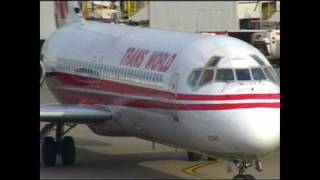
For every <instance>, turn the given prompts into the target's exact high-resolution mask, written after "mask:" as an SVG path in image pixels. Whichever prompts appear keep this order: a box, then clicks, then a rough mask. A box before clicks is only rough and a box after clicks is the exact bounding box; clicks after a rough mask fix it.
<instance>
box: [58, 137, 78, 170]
mask: <svg viewBox="0 0 320 180" xmlns="http://www.w3.org/2000/svg"><path fill="white" fill-rule="evenodd" d="M61 159H62V164H63V165H65V166H69V165H73V164H74V163H75V160H76V148H75V144H74V140H73V138H72V137H70V136H66V137H64V138H63V140H62V146H61Z"/></svg>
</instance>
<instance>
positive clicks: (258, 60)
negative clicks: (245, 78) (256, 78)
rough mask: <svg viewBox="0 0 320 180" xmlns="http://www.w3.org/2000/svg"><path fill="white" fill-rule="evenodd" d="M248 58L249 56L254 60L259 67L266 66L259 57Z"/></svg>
mask: <svg viewBox="0 0 320 180" xmlns="http://www.w3.org/2000/svg"><path fill="white" fill-rule="evenodd" d="M250 56H251V57H252V58H253V59H254V60H256V61H257V63H258V64H259V65H260V66H265V65H266V63H264V62H263V60H262V59H261V58H260V57H259V56H257V55H255V54H253V55H250Z"/></svg>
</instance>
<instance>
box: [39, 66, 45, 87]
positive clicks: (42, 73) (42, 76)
mask: <svg viewBox="0 0 320 180" xmlns="http://www.w3.org/2000/svg"><path fill="white" fill-rule="evenodd" d="M45 77H46V69H45V67H44V64H43V62H42V61H40V87H41V85H42V84H43V82H44V79H45Z"/></svg>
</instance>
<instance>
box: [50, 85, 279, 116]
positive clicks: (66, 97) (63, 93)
mask: <svg viewBox="0 0 320 180" xmlns="http://www.w3.org/2000/svg"><path fill="white" fill-rule="evenodd" d="M54 93H55V94H56V96H57V97H58V99H59V100H60V101H62V102H64V103H67V104H90V105H94V104H104V105H114V106H127V107H136V108H154V109H165V110H166V109H167V110H185V111H188V110H203V111H207V110H230V109H244V108H280V103H279V102H272V103H233V104H175V103H169V102H159V101H156V100H144V99H137V98H133V97H124V96H121V95H109V94H96V93H93V92H79V91H76V92H75V91H72V90H67V89H59V88H57V89H54Z"/></svg>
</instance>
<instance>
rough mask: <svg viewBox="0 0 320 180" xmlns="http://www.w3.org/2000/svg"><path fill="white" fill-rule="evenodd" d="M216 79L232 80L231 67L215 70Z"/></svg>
mask: <svg viewBox="0 0 320 180" xmlns="http://www.w3.org/2000/svg"><path fill="white" fill-rule="evenodd" d="M216 80H217V81H233V80H234V74H233V70H232V69H218V70H217V76H216Z"/></svg>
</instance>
